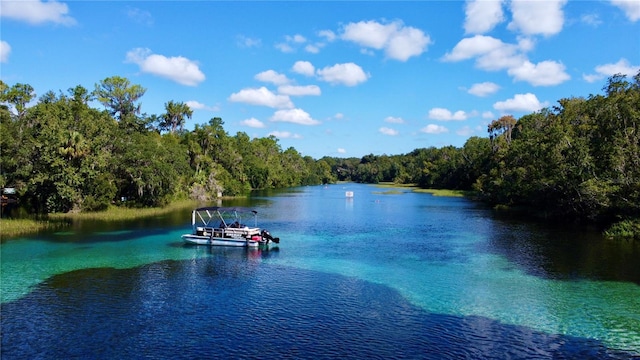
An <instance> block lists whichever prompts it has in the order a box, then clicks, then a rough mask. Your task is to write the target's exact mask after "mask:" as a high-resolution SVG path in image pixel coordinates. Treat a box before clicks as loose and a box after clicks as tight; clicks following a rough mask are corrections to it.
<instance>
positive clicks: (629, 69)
mask: <svg viewBox="0 0 640 360" xmlns="http://www.w3.org/2000/svg"><path fill="white" fill-rule="evenodd" d="M595 70H596V73H595V74H591V75H582V78H583V79H584V80H585V81H587V82H595V81H598V80H602V79H604V78H605V77H608V76H613V75H616V74H623V75H627V76H631V77H632V76H635V75H636V74H637V73H638V71H640V65H636V66H633V65H631V64H629V61H627V59H624V58H622V59H620V60H618V62H617V63H615V64H604V65H598V66H596V68H595Z"/></svg>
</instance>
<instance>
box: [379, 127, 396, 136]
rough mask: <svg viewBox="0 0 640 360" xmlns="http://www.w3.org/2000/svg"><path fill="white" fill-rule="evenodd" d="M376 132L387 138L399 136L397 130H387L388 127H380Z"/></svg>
mask: <svg viewBox="0 0 640 360" xmlns="http://www.w3.org/2000/svg"><path fill="white" fill-rule="evenodd" d="M378 131H379V132H380V133H381V134H384V135H389V136H396V135H398V134H399V132H398V130H394V129H391V128H388V127H381V128H380V129H378Z"/></svg>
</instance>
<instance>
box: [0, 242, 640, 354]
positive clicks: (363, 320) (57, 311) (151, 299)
mask: <svg viewBox="0 0 640 360" xmlns="http://www.w3.org/2000/svg"><path fill="white" fill-rule="evenodd" d="M194 250H195V251H196V253H195V254H194V255H196V256H195V257H194V258H193V259H190V260H184V261H163V262H158V263H153V264H147V265H144V266H141V267H137V268H132V269H125V270H116V269H113V268H97V269H84V270H78V271H73V272H71V273H67V274H63V275H58V276H54V277H52V278H50V279H49V280H47V281H46V282H45V283H43V284H41V285H39V286H38V287H37V288H36V289H35V291H33V292H32V293H31V294H29V295H28V296H26V297H24V298H22V299H20V300H17V301H14V302H9V303H5V304H3V306H2V308H1V310H0V311H1V315H2V318H1V325H2V347H1V352H0V355H1V357H2V358H3V359H18V358H20V359H26V358H93V359H114V358H131V357H132V356H135V357H137V358H157V357H162V358H172V359H181V358H297V359H328V358H342V359H363V358H378V359H390V358H411V359H430V358H433V359H460V358H576V359H577V358H580V359H588V358H598V359H606V358H619V359H628V358H631V357H632V356H634V355H635V356H638V355H640V354H631V353H625V352H623V351H617V350H613V349H608V348H607V347H606V346H604V345H603V344H602V343H600V342H599V341H596V340H590V339H584V338H576V337H570V336H565V335H556V334H546V333H542V332H538V331H535V330H532V329H529V328H526V327H521V326H512V325H504V324H501V323H499V322H496V321H494V320H490V319H488V318H484V317H477V316H471V317H459V316H450V315H440V314H434V313H426V312H424V311H423V310H421V309H419V308H417V307H415V306H413V305H411V304H410V303H408V302H406V301H405V300H404V299H403V298H402V297H401V296H400V295H399V294H398V293H396V292H395V291H394V290H392V289H390V288H387V287H385V286H382V285H378V284H371V283H368V282H364V281H361V280H357V279H354V278H351V277H343V276H339V275H334V274H325V273H315V272H310V271H306V270H300V269H294V268H288V267H284V266H271V265H268V264H266V263H261V261H262V260H263V259H264V258H265V257H269V256H277V251H273V252H272V251H251V250H246V249H233V248H225V249H221V250H220V249H215V250H213V249H211V248H198V249H194ZM310 289H312V291H310ZM133 354H135V355H133Z"/></svg>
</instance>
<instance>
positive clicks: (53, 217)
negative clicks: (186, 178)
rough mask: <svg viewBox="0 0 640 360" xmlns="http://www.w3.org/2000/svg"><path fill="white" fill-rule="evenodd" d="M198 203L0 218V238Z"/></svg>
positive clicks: (156, 213)
mask: <svg viewBox="0 0 640 360" xmlns="http://www.w3.org/2000/svg"><path fill="white" fill-rule="evenodd" d="M197 204H198V203H197V202H196V201H192V200H181V201H175V202H172V203H171V204H169V205H167V206H164V207H152V208H127V207H117V206H112V207H109V208H108V209H107V210H105V211H97V212H79V213H54V214H49V215H48V216H47V219H45V220H34V219H0V240H2V241H4V240H5V239H8V238H14V237H18V236H23V235H29V234H35V233H38V232H41V231H46V230H53V229H59V228H62V227H65V226H69V225H71V223H72V222H73V221H77V220H97V221H126V220H135V219H142V218H147V217H154V216H160V215H165V214H167V213H170V212H172V211H174V210H177V209H182V208H192V207H194V206H196V205H197Z"/></svg>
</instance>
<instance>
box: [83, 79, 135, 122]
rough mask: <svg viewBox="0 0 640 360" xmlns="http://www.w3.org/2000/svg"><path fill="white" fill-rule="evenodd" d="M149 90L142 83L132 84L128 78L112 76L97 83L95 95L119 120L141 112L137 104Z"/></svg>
mask: <svg viewBox="0 0 640 360" xmlns="http://www.w3.org/2000/svg"><path fill="white" fill-rule="evenodd" d="M146 91H147V90H146V89H145V88H143V87H142V86H140V85H131V83H130V82H129V80H128V79H126V78H123V77H119V76H112V77H108V78H106V79H104V80H102V81H100V83H99V84H96V85H95V90H94V95H95V96H96V98H97V100H98V101H99V102H100V103H101V104H102V105H104V106H105V107H106V108H107V110H108V111H109V114H111V116H113V117H115V118H116V119H118V120H119V121H122V120H123V119H126V118H127V117H129V116H135V115H137V114H139V113H140V104H136V101H138V100H139V99H140V98H141V97H142V96H143V95H144V93H145V92H146Z"/></svg>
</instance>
